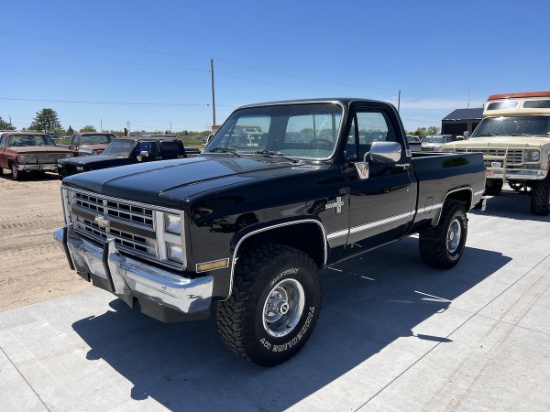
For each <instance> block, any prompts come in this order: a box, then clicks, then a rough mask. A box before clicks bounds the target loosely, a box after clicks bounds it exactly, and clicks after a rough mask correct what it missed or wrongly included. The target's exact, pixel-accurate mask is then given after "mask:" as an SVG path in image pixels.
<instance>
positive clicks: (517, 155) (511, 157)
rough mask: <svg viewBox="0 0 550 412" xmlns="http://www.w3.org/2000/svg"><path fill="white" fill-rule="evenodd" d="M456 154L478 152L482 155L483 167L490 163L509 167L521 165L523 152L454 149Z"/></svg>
mask: <svg viewBox="0 0 550 412" xmlns="http://www.w3.org/2000/svg"><path fill="white" fill-rule="evenodd" d="M456 151H457V152H478V153H483V159H484V160H485V166H491V162H492V161H501V162H503V161H504V160H505V159H506V163H507V164H508V165H509V166H512V165H513V166H518V165H521V164H523V150H521V149H516V150H506V149H456Z"/></svg>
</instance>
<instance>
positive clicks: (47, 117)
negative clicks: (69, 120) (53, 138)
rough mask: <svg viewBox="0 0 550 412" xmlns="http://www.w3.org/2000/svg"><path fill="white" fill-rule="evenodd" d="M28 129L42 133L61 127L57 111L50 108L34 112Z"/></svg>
mask: <svg viewBox="0 0 550 412" xmlns="http://www.w3.org/2000/svg"><path fill="white" fill-rule="evenodd" d="M29 129H30V130H40V131H42V132H44V133H47V132H55V131H56V130H58V129H61V123H60V122H59V118H58V117H57V113H56V112H55V110H52V109H42V110H41V111H39V112H36V117H35V118H34V121H33V122H32V123H31V125H30V126H29Z"/></svg>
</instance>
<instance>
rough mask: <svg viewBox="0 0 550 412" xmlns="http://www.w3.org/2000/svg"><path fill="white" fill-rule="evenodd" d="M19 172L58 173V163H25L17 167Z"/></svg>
mask: <svg viewBox="0 0 550 412" xmlns="http://www.w3.org/2000/svg"><path fill="white" fill-rule="evenodd" d="M16 167H17V170H21V171H28V172H35V171H49V172H55V171H57V163H45V164H43V163H25V164H19V165H17V166H16Z"/></svg>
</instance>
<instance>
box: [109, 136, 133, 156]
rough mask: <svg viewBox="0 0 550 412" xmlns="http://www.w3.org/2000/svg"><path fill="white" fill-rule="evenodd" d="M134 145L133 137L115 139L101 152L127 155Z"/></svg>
mask: <svg viewBox="0 0 550 412" xmlns="http://www.w3.org/2000/svg"><path fill="white" fill-rule="evenodd" d="M135 145H136V141H135V140H133V139H115V140H113V141H112V142H111V143H109V146H107V147H106V148H105V150H104V151H103V154H107V155H115V156H124V155H126V156H128V155H130V153H131V152H132V149H133V148H134V146H135Z"/></svg>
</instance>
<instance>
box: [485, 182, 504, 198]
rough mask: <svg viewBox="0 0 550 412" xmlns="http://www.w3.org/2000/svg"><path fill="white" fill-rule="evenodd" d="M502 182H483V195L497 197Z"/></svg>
mask: <svg viewBox="0 0 550 412" xmlns="http://www.w3.org/2000/svg"><path fill="white" fill-rule="evenodd" d="M502 185H503V182H502V180H495V179H487V181H486V182H485V194H486V195H489V196H497V195H499V194H500V192H501V191H502Z"/></svg>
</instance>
